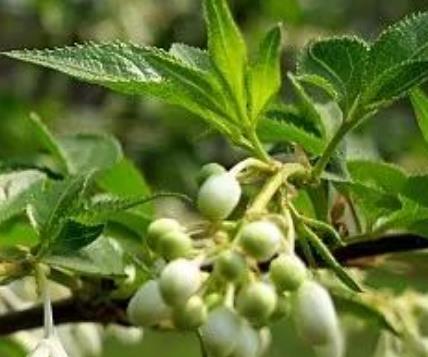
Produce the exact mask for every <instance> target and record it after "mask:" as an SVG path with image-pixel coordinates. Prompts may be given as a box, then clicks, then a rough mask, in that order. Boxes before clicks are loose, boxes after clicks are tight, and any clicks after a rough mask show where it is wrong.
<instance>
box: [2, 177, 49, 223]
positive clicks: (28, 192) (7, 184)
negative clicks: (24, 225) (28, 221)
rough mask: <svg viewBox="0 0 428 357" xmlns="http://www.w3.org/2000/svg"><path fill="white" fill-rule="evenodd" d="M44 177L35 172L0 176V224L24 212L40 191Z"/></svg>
mask: <svg viewBox="0 0 428 357" xmlns="http://www.w3.org/2000/svg"><path fill="white" fill-rule="evenodd" d="M45 180H46V176H45V175H44V174H43V173H41V172H39V171H35V170H25V171H16V172H10V173H4V174H1V175H0V224H1V223H3V222H5V221H6V220H8V219H10V218H12V217H13V216H16V215H18V214H20V213H23V212H24V211H25V208H26V207H27V205H28V204H29V203H30V202H31V201H32V199H33V196H34V195H36V193H37V192H39V191H41V189H42V186H43V182H44V181H45Z"/></svg>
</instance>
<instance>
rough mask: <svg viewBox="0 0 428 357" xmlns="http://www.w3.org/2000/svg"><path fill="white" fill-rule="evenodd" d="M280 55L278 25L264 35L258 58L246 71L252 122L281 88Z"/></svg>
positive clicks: (279, 30) (279, 29)
mask: <svg viewBox="0 0 428 357" xmlns="http://www.w3.org/2000/svg"><path fill="white" fill-rule="evenodd" d="M280 54H281V28H280V26H279V25H278V26H276V27H274V28H273V29H272V30H270V31H269V32H268V33H267V34H266V36H265V38H264V39H263V41H262V43H261V44H260V48H259V53H258V57H257V59H256V61H255V62H254V63H253V64H252V65H251V67H250V68H249V70H248V84H247V86H248V102H249V111H250V117H251V119H252V120H253V122H256V121H257V119H258V117H259V114H260V113H261V112H262V111H263V110H264V109H265V107H266V105H267V104H268V103H269V101H270V100H271V99H272V97H273V96H274V95H275V94H276V93H277V92H278V90H279V88H280V87H281V67H280V63H281V58H280Z"/></svg>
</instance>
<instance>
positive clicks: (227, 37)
mask: <svg viewBox="0 0 428 357" xmlns="http://www.w3.org/2000/svg"><path fill="white" fill-rule="evenodd" d="M203 4H204V14H205V21H206V23H207V30H208V52H209V54H210V57H211V59H212V61H213V64H214V65H215V67H216V68H217V69H218V71H219V72H220V73H221V75H222V76H223V78H224V80H225V81H226V83H227V84H228V85H229V88H230V91H231V94H232V95H233V96H235V97H236V99H237V101H238V105H239V106H240V107H241V109H243V108H244V105H245V85H244V78H245V67H246V65H247V49H246V45H245V42H244V39H243V37H242V34H241V32H240V30H239V29H238V26H237V25H236V23H235V22H234V20H233V18H232V14H231V13H230V10H229V8H228V5H227V1H226V0H204V3H203Z"/></svg>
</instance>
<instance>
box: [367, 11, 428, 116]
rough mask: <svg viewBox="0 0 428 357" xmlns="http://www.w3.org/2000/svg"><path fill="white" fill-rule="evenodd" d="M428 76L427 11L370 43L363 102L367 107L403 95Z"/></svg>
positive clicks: (393, 27) (410, 18) (387, 101)
mask: <svg viewBox="0 0 428 357" xmlns="http://www.w3.org/2000/svg"><path fill="white" fill-rule="evenodd" d="M427 79H428V12H425V13H421V14H418V15H412V16H410V17H407V18H405V19H404V20H402V21H400V22H398V23H397V24H395V25H393V26H391V27H389V28H388V29H386V30H385V31H384V32H383V33H382V34H381V35H380V36H379V38H378V39H377V40H376V42H375V43H374V44H373V45H372V47H371V49H370V55H369V60H368V66H367V72H366V76H365V79H364V82H365V87H366V90H365V91H364V94H363V98H362V100H363V102H364V104H365V105H367V106H369V107H370V108H373V107H374V108H375V107H378V106H381V105H383V104H387V103H390V102H391V101H393V100H395V99H397V98H399V97H402V96H403V95H405V94H407V92H408V90H409V89H411V88H412V87H414V86H417V85H419V84H421V83H422V82H424V81H425V80H427Z"/></svg>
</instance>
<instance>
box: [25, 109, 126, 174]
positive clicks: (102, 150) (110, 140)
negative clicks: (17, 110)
mask: <svg viewBox="0 0 428 357" xmlns="http://www.w3.org/2000/svg"><path fill="white" fill-rule="evenodd" d="M30 122H31V124H32V129H33V132H32V134H33V135H34V136H35V137H36V139H37V140H38V141H39V143H40V145H42V147H43V148H44V149H45V150H47V151H48V152H49V153H50V154H51V155H52V157H53V159H54V160H56V162H57V163H58V165H59V167H60V168H62V169H63V171H64V173H65V174H71V175H77V174H80V175H81V174H84V173H88V172H91V171H94V170H102V169H107V168H109V167H112V166H113V165H115V164H116V163H117V162H118V161H120V160H121V159H122V157H123V153H122V148H121V146H120V144H119V142H118V141H117V140H116V139H115V138H114V137H112V136H109V135H105V134H75V135H68V136H65V137H62V138H58V137H55V135H54V134H52V133H51V132H50V131H49V129H48V128H47V127H46V126H45V125H44V124H43V122H42V121H41V120H40V118H39V117H38V116H37V115H36V114H34V113H33V114H31V116H30Z"/></svg>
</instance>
